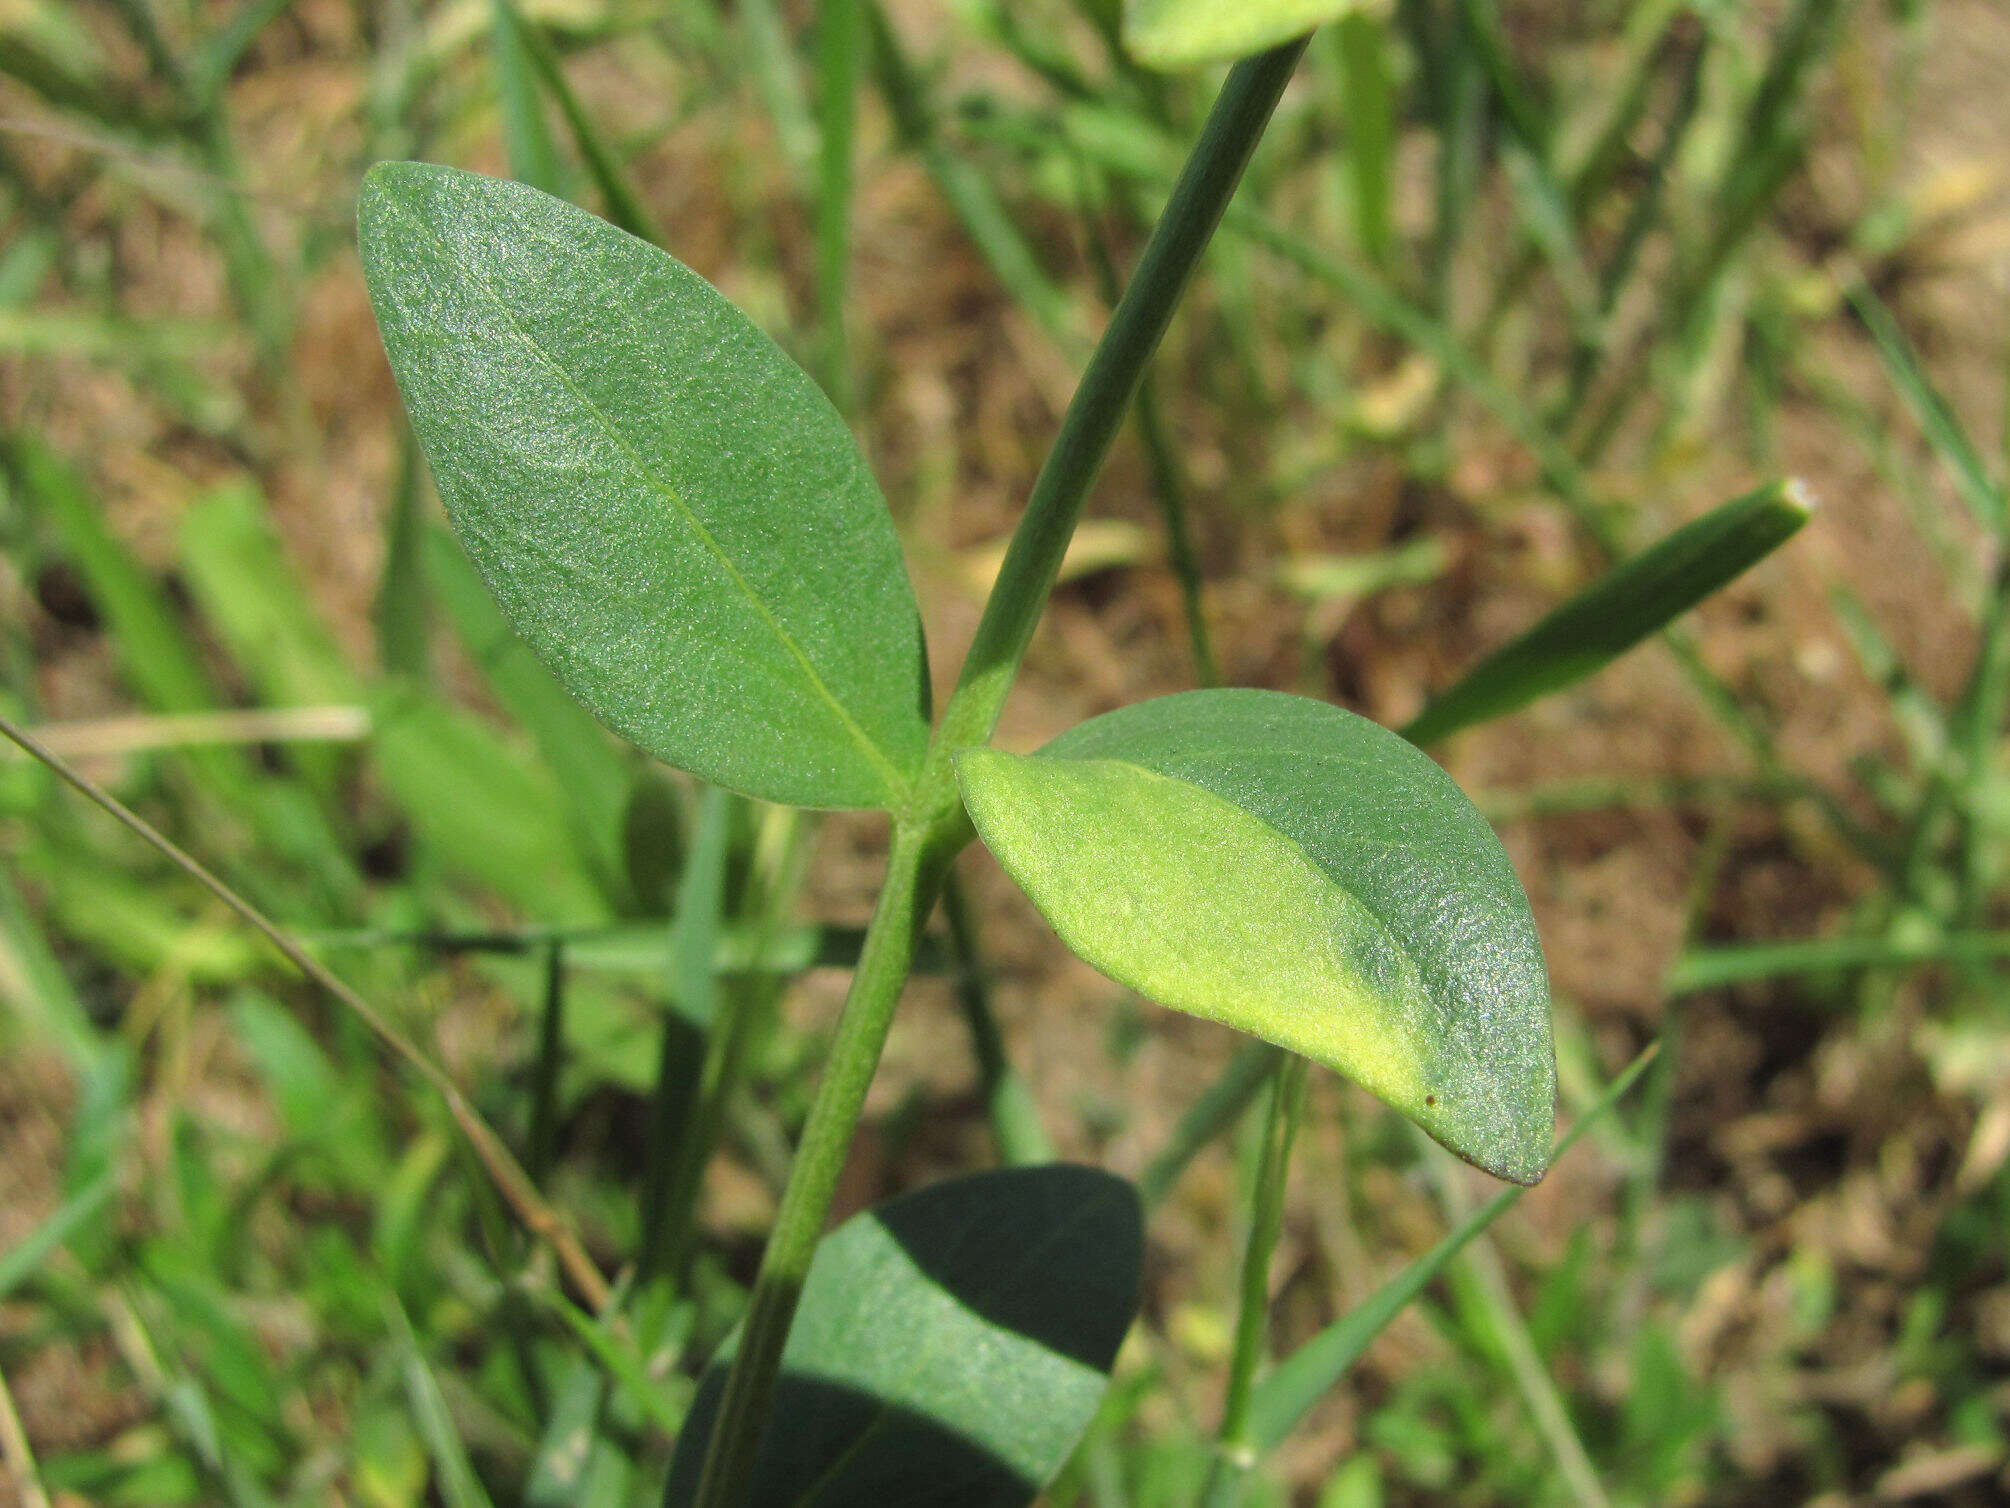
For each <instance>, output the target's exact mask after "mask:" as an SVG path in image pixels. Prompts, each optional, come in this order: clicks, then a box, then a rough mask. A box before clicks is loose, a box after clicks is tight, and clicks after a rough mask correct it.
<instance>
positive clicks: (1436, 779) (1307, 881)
mask: <svg viewBox="0 0 2010 1508" xmlns="http://www.w3.org/2000/svg"><path fill="white" fill-rule="evenodd" d="M957 773H958V777H959V780H960V781H961V784H962V788H963V794H964V799H965V804H966V806H967V807H968V809H969V812H970V815H971V819H972V821H973V822H974V823H975V824H976V827H977V831H978V833H979V834H980V835H981V836H982V837H983V839H984V841H985V843H986V844H987V845H988V846H989V847H990V849H991V851H992V852H993V853H994V854H995V855H997V857H998V860H999V862H1000V863H1001V864H1002V865H1003V866H1004V867H1005V869H1006V870H1007V872H1008V873H1010V874H1011V875H1012V877H1013V878H1014V879H1015V880H1016V881H1017V882H1018V883H1019V884H1020V886H1021V887H1022V888H1023V889H1024V890H1025V891H1026V893H1027V894H1028V895H1029V896H1030V897H1031V898H1032V899H1033V902H1034V904H1035V905H1037V906H1038V907H1039V908H1040V910H1041V912H1042V913H1043V914H1044V915H1045V916H1046V917H1047V918H1048V920H1049V921H1050V922H1051V923H1052V924H1053V926H1054V928H1055V930H1056V931H1057V932H1058V933H1059V934H1060V935H1061V937H1062V938H1063V940H1064V941H1066V942H1067V943H1068V945H1069V946H1070V947H1071V948H1072V949H1073V950H1074V951H1075V952H1076V953H1078V954H1079V955H1080V956H1081V957H1082V958H1084V959H1085V960H1087V961H1088V962H1089V963H1091V964H1094V965H1095V966H1096V967H1097V968H1099V969H1101V970H1103V972H1105V973H1107V974H1109V975H1110V976H1111V977H1112V978H1114V979H1116V980H1118V981H1119V982H1121V983H1123V984H1126V985H1129V986H1131V987H1132V988H1134V989H1136V990H1138V991H1139V992H1140V993H1141V994H1144V995H1146V996H1148V997H1149V998H1151V999H1153V1000H1156V1001H1158V1002H1159V1003H1161V1004H1163V1005H1169V1006H1172V1007H1174V1008H1176V1009H1180V1010H1185V1011H1189V1012H1191V1013H1193V1014H1195V1015H1199V1016H1205V1017H1207V1018H1209V1019H1212V1020H1217V1021H1222V1022H1225V1023H1227V1024H1228V1025H1231V1026H1234V1027H1237V1028H1238V1029H1240V1030H1243V1031H1247V1032H1250V1033H1252V1034H1253V1035H1256V1036H1259V1037H1263V1038H1265V1039H1267V1040H1269V1041H1272V1042H1275V1043H1277V1044H1278V1045H1280V1046H1282V1047H1285V1048H1288V1049H1290V1050H1291V1051H1293V1052H1297V1053H1301V1054H1303V1055H1304V1056H1306V1057H1309V1058H1312V1059H1314V1060H1315V1061H1317V1062H1320V1063H1324V1064H1326V1065H1327V1066H1328V1067H1331V1068H1334V1069H1337V1070H1339V1071H1340V1072H1342V1073H1345V1074H1347V1075H1348V1076H1349V1077H1352V1078H1354V1079H1356V1080H1357V1081H1358V1082H1360V1083H1361V1084H1362V1085H1363V1086H1365V1087H1366V1088H1368V1089H1370V1090H1372V1091H1373V1092H1375V1093H1376V1094H1378V1095H1380V1096H1381V1097H1382V1098H1383V1099H1385V1100H1387V1101H1388V1102H1389V1103H1390V1104H1391V1105H1393V1106H1395V1107H1396V1108H1397V1109H1399V1110H1401V1111H1402V1112H1403V1113H1404V1114H1405V1115H1408V1116H1409V1117H1410V1118H1411V1119H1413V1120H1415V1121H1416V1122H1417V1123H1418V1124H1419V1125H1421V1126H1422V1127H1423V1128H1424V1129H1425V1130H1427V1131H1429V1132H1430V1133H1431V1134H1432V1135H1433V1136H1435V1137H1436V1138H1437V1139H1438V1140H1439V1141H1441V1142H1443V1143H1444V1144H1445V1145H1446V1146H1447V1147H1449V1148H1450V1149H1451V1150H1452V1151H1454V1152H1456V1153H1458V1154H1459V1155H1460V1156H1461V1157H1464V1158H1466V1159H1467V1160H1468V1161H1470V1162H1472V1163H1474V1164H1475V1165H1477V1166H1479V1167H1481V1168H1484V1169H1486V1170H1487V1171H1488V1172H1490V1173H1493V1174H1495V1175H1496V1176H1498V1177H1501V1178H1504V1179H1508V1180H1510V1181H1512V1182H1516V1183H1533V1182H1535V1181H1536V1180H1537V1179H1539V1178H1541V1176H1542V1175H1543V1173H1544V1172H1545V1171H1546V1170H1547V1168H1548V1166H1549V1150H1550V1141H1551V1133H1552V1130H1553V1106H1554V1099H1555V1062H1554V1057H1553V1054H1552V1050H1551V1046H1550V1033H1549V987H1548V979H1547V975H1546V972H1545V970H1544V967H1543V961H1542V950H1541V945H1540V943H1539V942H1538V940H1537V938H1536V933H1535V925H1534V920H1533V918H1532V917H1531V915H1530V913H1529V909H1528V901H1527V897H1526V896H1525V895H1524V893H1523V891H1522V887H1521V883H1520V881H1519V880H1518V879H1517V878H1516V876H1515V873H1514V869H1513V866H1512V865H1511V864H1510V863H1509V861H1508V858H1507V854H1506V853H1505V851H1504V850H1503V849H1502V848H1501V846H1500V842H1499V840H1498V839H1497V838H1495V836H1494V834H1493V832H1492V831H1491V829H1489V828H1488V827H1487V825H1486V822H1485V820H1484V819H1483V818H1482V817H1481V816H1480V814H1479V812H1478V811H1477V810H1476V809H1475V808H1474V807H1473V805H1472V803H1471V802H1469V801H1468V800H1467V799H1466V798H1465V796H1464V795H1463V794H1462V793H1461V792H1460V791H1459V789H1458V787H1457V786H1456V785H1454V784H1453V783H1452V781H1451V779H1450V777H1448V776H1447V775H1446V774H1445V773H1444V772H1443V771H1442V770H1440V769H1439V768H1438V766H1437V765H1436V764H1434V763H1432V761H1431V760H1430V759H1429V758H1427V757H1426V756H1425V755H1423V754H1422V753H1420V752H1419V751H1418V750H1416V749H1415V748H1413V747H1411V746H1410V745H1409V744H1407V743H1405V742H1404V741H1403V740H1402V739H1400V738H1399V737H1397V736H1396V735H1395V734H1393V733H1391V732H1389V731H1388V730H1387V729H1384V728H1381V727H1378V726H1376V725H1375V724H1373V723H1370V722H1368V721H1367V720H1366V719H1363V718H1359V717H1356V716H1354V715H1353V714H1352V713H1348V712H1343V711H1341V710H1340V709H1339V708H1336V707H1329V706H1326V705H1324V704H1322V703H1318V702H1313V701H1309V700H1307V699H1305V698H1303V697H1294V696H1286V695H1282V694H1280V693H1276V692H1264V691H1200V692H1187V693H1183V694H1181V695H1178V696H1169V697H1161V698H1159V699H1158V700H1156V701H1151V702H1145V703H1141V704H1139V705H1138V706H1134V707H1128V708H1125V709H1123V710H1122V711H1119V712H1113V713H1110V714H1107V715H1106V716H1103V717H1099V718H1095V719H1093V720H1091V721H1090V722H1087V723H1084V724H1083V725H1082V726H1080V727H1079V728H1076V729H1074V730H1073V731H1072V732H1070V733H1067V734H1065V735H1063V736H1062V737H1061V738H1059V739H1057V740H1055V742H1054V743H1052V744H1050V745H1049V746H1048V747H1047V748H1046V749H1044V750H1043V751H1041V753H1039V754H1037V755H1032V756H1025V755H1015V754H1008V753H1004V752H1002V751H999V750H995V749H971V750H966V751H965V752H963V753H962V754H960V755H959V756H958V759H957Z"/></svg>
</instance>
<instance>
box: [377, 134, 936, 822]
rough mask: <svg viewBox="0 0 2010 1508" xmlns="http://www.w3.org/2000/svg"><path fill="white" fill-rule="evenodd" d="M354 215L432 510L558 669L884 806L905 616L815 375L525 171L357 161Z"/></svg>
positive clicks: (644, 727) (916, 696) (884, 545)
mask: <svg viewBox="0 0 2010 1508" xmlns="http://www.w3.org/2000/svg"><path fill="white" fill-rule="evenodd" d="M358 219H359V226H360V238H361V242H362V249H363V270H364V275H365V277H366V279H367V280H368V282H369V285H370V298H371V302H372V304H373V305H374V306H375V308H376V312H377V325H378V328H379V330H380V331H381V332H382V334H383V338H384V349H385V351H386V352H387V353H388V354H389V356H390V359H391V367H392V370H393V371H394V372H395V373H396V374H397V378H398V386H399V388H400V390H401V391H402V392H403V394H404V398H405V405H406V407H407V408H408V409H409V410H410V411H411V415H412V424H413V428H414V429H415V430H416V431H417V433H418V436H419V440H420V443H421V445H422V446H423V447H424V449H425V452H426V458H427V460H428V461H430V462H431V464H432V468H433V475H434V477H435V479H436V480H437V482H438V484H439V489H440V495H441V497H442V498H443V499H444V500H445V502H446V505H447V512H448V515H449V516H450V517H451V518H452V520H453V524H454V528H455V530H456V532H457V533H458V534H459V535H460V537H461V540H462V543H463V544H464V545H465V546H466V547H467V551H468V554H469V555H470V556H471V557H472V558H473V559H474V562H475V564H476V566H477V567H479V568H480V570H481V573H482V576H483V577H484V579H485V580H486V581H487V582H488V584H489V588H490V590H491V591H493V592H494V593H495V595H496V599H497V601H499V602H500V603H501V604H502V607H503V611H504V613H505V615H506V616H507V617H508V618H509V620H510V624H511V626H512V627H514V628H515V629H516V631H517V632H518V633H520V634H521V635H523V637H524V638H525V639H526V640H527V641H528V642H529V644H530V646H531V647H532V649H534V650H535V651H536V652H537V654H538V656H539V658H541V659H542V660H543V661H544V662H545V663H546V664H547V665H548V666H550V667H551V669H552V671H553V672H554V673H555V674H556V675H557V676H558V678H559V680H560V681H562V682H563V683H564V685H565V687H566V689H567V690H568V691H570V692H571V693H572V694H573V695H574V696H575V697H577V698H578V699H579V700H580V701H581V702H582V703H584V704H585V706H586V707H587V708H588V709H589V710H590V711H591V712H592V713H593V714H594V715H595V716H596V717H598V718H599V719H600V720H601V721H602V722H604V723H606V724H607V725H608V726H609V727H611V728H613V729H614V730H615V731H616V732H618V733H620V734H622V735H623V736H624V737H626V738H628V739H630V740H631V741H632V742H634V743H636V744H639V745H640V746H641V747H642V748H644V749H647V750H648V751H649V752H650V753H652V754H654V755H656V756H657V757H658V758H660V759H663V760H664V761H666V762H667V763H669V764H673V765H676V766H678V767H679V768H681V769H686V770H690V771H692V772H694V773H696V774H698V775H702V776H704V777H705V778H706V779H708V780H711V781H714V782H716V783H718V784H720V785H724V786H728V787H731V788H732V789H734V790H738V791H742V792H745V793H747V794H749V795H754V796H761V797H765V798H766V799H768V800H772V801H783V802H788V803H790V804H792V805H797V806H818V807H858V806H893V805H897V804H898V803H899V801H900V800H901V799H902V797H903V795H904V793H905V791H906V789H907V787H908V785H909V783H910V782H911V781H912V779H913V775H914V772H915V770H916V769H917V767H918V766H919V764H920V760H921V755H922V752H923V748H924V746H925V744H926V742H927V734H928V728H927V712H926V703H927V674H926V666H925V663H924V661H925V657H924V654H923V651H922V642H921V619H920V615H919V613H918V611H917V610H916V607H915V603H914V593H913V590H912V589H911V588H910V586H909V585H908V580H907V573H906V570H905V568H904V567H903V565H902V562H901V555H900V545H899V541H898V540H897V539H896V538H895V536H894V532H893V524H892V520H891V519H890V518H889V517H888V515H887V510H886V505H885V502H884V500H883V499H882V498H881V496H880V493H879V490H878V488H877V487H876V486H875V485H874V483H873V480H872V477H871V475H870V474H869V473H868V471H867V470H866V467H865V463H864V461H863V460H862V459H861V457H860V455H859V453H858V447H857V445H856V444H855V443H854V442H853V440H852V437H851V435H850V433H849V432H848V431H847V430H846V429H845V426H844V423H843V421H842V420H841V419H839V417H838V415H837V413H836V411H835V410H834V409H832V407H831V406H830V404H829V402H828V401H827V400H826V399H825V398H824V396H823V394H822V393H821V392H820V391H819V390H818V388H817V386H816V384H815V383H814V382H812V381H811V380H810V378H809V377H808V376H807V375H806V374H805V373H804V372H803V371H802V369H801V368H800V367H798V366H797V365H796V364H795V363H794V362H793V361H791V360H790V359H789V358H788V357H787V356H786V355H784V354H783V352H782V351H781V349H780V348H779V347H777V346H776V345H775V344H774V342H773V341H771V340H769V339H768V338H767V336H765V335H764V334H762V333H761V332H760V331H759V330H758V329H756V328H755V327H754V325H753V324H752V323H751V322H750V321H749V320H748V319H747V318H746V316H744V315H743V314H741V313H740V312H739V311H738V310H737V309H735V308H734V307H733V306H732V305H731V304H729V303H728V302H727V301H726V300H725V299H724V298H723V297H722V296H721V295H720V294H719V293H718V291H717V290H716V289H714V288H713V287H712V286H711V285H710V284H709V283H707V282H706V281H705V280H704V279H703V278H701V277H699V276H698V275H697V274H696V273H694V272H692V271H691V270H690V269H689V268H687V267H685V266H684V265H683V264H681V263H680V262H678V261H676V260H675V259H674V258H672V257H670V256H667V255H665V254H664V253H663V252H661V251H659V250H657V249H656V248H655V247H653V246H651V245H649V244H648V243H647V242H644V241H639V240H637V239H636V238H635V237H633V236H631V235H628V234H627V233H626V232H624V231H620V230H617V229H616V228H615V227H613V226H612V225H609V224H608V223H607V222H606V221H604V220H600V219H598V218H596V217H595V216H593V215H590V214H588V213H586V212H585V211H584V210H582V209H579V208H577V207H576V206H574V205H570V204H567V203H565V202H564V201H563V200H559V199H554V198H552V197H551V196H550V195H548V194H543V193H540V192H538V191H537V190H536V189H532V188H527V187H525V186H524V185H522V184H519V183H511V182H507V181H505V180H502V179H496V178H485V177H482V176H480V175H479V174H475V173H464V172H459V171H456V170H454V169H451V168H443V167H436V166H432V165H429V164H424V163H412V162H391V163H379V164H378V165H377V166H376V167H374V168H372V169H371V170H370V173H369V175H368V177H367V178H366V179H365V180H364V185H363V193H362V199H361V202H360V206H359V215H358Z"/></svg>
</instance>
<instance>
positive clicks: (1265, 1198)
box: [1202, 1053, 1305, 1508]
mask: <svg viewBox="0 0 2010 1508" xmlns="http://www.w3.org/2000/svg"><path fill="white" fill-rule="evenodd" d="M1304 1111H1305V1059H1303V1058H1301V1057H1299V1056H1298V1055H1297V1054H1296V1053H1290V1054H1287V1055H1286V1056H1285V1058H1284V1061H1283V1063H1282V1064H1281V1065H1280V1066H1279V1067H1278V1069H1277V1071H1276V1072H1275V1073H1274V1074H1273V1075H1272V1076H1271V1081H1270V1105H1269V1108H1268V1110H1266V1111H1265V1114H1264V1123H1263V1157H1262V1161H1261V1162H1260V1163H1259V1165H1258V1167H1257V1171H1256V1188H1255V1191H1254V1194H1253V1196H1252V1198H1251V1200H1250V1206H1249V1240H1248V1243H1247V1244H1246V1245H1245V1246H1244V1247H1243V1250H1242V1293H1241V1299H1240V1304H1239V1307H1238V1308H1237V1310H1236V1316H1235V1349H1234V1350H1233V1351H1232V1352H1231V1353H1230V1356H1229V1371H1228V1396H1227V1399H1226V1401H1225V1402H1224V1403H1223V1404H1222V1410H1221V1435H1220V1438H1219V1440H1218V1442H1217V1444H1216V1449H1215V1458H1214V1464H1213V1465H1212V1466H1211V1467H1209V1469H1208V1481H1207V1490H1206V1492H1205V1494H1204V1495H1203V1497H1202V1502H1203V1503H1204V1504H1205V1505H1206V1508H1233V1505H1234V1504H1235V1502H1236V1501H1237V1500H1238V1499H1240V1498H1241V1496H1242V1482H1243V1478H1244V1477H1246V1476H1247V1475H1248V1474H1249V1471H1250V1469H1251V1468H1252V1467H1253V1466H1255V1464H1256V1454H1257V1452H1256V1439H1255V1436H1254V1435H1253V1434H1252V1432H1251V1429H1250V1415H1249V1404H1250V1398H1251V1397H1252V1395H1253V1393H1254V1390H1255V1387H1256V1369H1257V1367H1258V1366H1259V1365H1261V1364H1262V1361H1263V1352H1264V1345H1265V1342H1266V1340H1267V1339H1268V1338H1269V1334H1270V1259H1271V1257H1272V1256H1273V1255H1274V1254H1275V1253H1276V1251H1277V1233H1278V1231H1279V1230H1280V1229H1281V1228H1282V1226H1283V1223H1284V1185H1285V1178H1286V1175H1287V1174H1288V1173H1289V1172H1290V1169H1291V1143H1292V1141H1293V1139H1294V1138H1295V1137H1296V1136H1297V1135H1298V1122H1299V1119H1300V1118H1301V1117H1302V1115H1303V1114H1304Z"/></svg>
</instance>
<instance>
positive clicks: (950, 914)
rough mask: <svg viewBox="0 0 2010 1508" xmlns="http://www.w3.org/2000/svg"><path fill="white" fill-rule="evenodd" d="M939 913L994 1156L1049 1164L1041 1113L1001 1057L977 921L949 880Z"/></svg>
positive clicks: (1006, 1059) (1029, 1091)
mask: <svg viewBox="0 0 2010 1508" xmlns="http://www.w3.org/2000/svg"><path fill="white" fill-rule="evenodd" d="M942 912H943V916H944V918H945V919H946V920H947V921H948V923H949V948H950V954H951V957H952V959H953V961H954V964H955V968H956V1000H957V1003H958V1004H959V1005H960V1006H962V1008H963V1020H964V1022H965V1024H966V1025H968V1026H969V1028H970V1041H971V1046H972V1048H973V1050H974V1052H975V1055H976V1058H977V1078H978V1086H979V1088H980V1089H981V1091H982V1092H983V1095H984V1109H985V1112H986V1113H987V1114H988V1115H989V1117H990V1120H991V1135H992V1138H993V1139H994V1140H995V1141H996V1142H997V1143H998V1155H999V1157H1000V1158H1002V1159H1003V1160H1004V1161H1005V1162H1006V1163H1008V1164H1010V1165H1012V1166H1014V1167H1019V1166H1024V1165H1027V1164H1032V1163H1043V1162H1052V1161H1053V1160H1054V1144H1053V1142H1052V1141H1051V1140H1050V1139H1049V1138H1048V1136H1047V1128H1046V1127H1045V1126H1044V1125H1042V1124H1041V1122H1040V1108H1039V1106H1038V1105H1037V1104H1035V1103H1034V1100H1033V1090H1032V1087H1031V1086H1030V1085H1028V1084H1027V1082H1026V1080H1025V1078H1024V1077H1023V1076H1022V1075H1021V1074H1020V1073H1019V1071H1018V1070H1017V1069H1016V1068H1014V1067H1013V1066H1012V1060H1011V1058H1010V1057H1008V1056H1007V1055H1006V1052H1005V1034H1004V1032H1002V1031H1001V1030H1000V1029H999V1026H998V1017H997V1015H996V1014H995V1013H994V1012H993V1011H992V1009H991V986H990V981H989V980H988V979H986V977H985V974H984V956H983V949H982V947H981V946H980V944H979V942H978V937H977V918H976V916H975V915H973V914H972V912H971V909H970V898H969V896H968V894H967V893H966V892H965V891H964V888H963V885H962V883H961V882H960V881H959V880H958V879H957V878H956V876H955V875H954V874H952V875H950V877H949V880H948V883H947V884H945V885H944V886H943V891H942Z"/></svg>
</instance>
